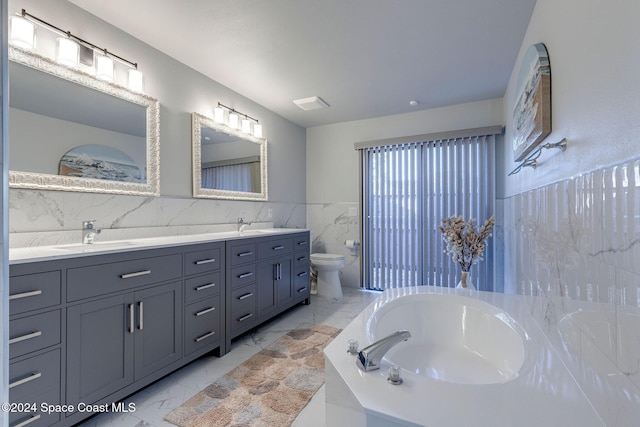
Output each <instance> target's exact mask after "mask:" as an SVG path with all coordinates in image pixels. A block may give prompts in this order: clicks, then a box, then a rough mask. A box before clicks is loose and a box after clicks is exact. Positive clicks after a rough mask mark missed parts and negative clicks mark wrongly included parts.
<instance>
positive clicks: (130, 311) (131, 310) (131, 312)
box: [129, 304, 135, 334]
mask: <svg viewBox="0 0 640 427" xmlns="http://www.w3.org/2000/svg"><path fill="white" fill-rule="evenodd" d="M134 322H135V317H134V313H133V304H129V333H130V334H132V333H133V332H134V330H133V329H134V326H133V324H134Z"/></svg>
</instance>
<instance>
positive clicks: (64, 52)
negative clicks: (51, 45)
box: [10, 9, 143, 92]
mask: <svg viewBox="0 0 640 427" xmlns="http://www.w3.org/2000/svg"><path fill="white" fill-rule="evenodd" d="M14 21H15V22H14ZM34 24H36V25H38V26H41V27H44V28H46V29H48V30H49V31H52V32H54V33H56V34H58V35H60V37H59V38H58V39H57V41H56V60H57V62H58V63H60V64H61V65H64V66H67V67H74V68H75V67H78V64H79V58H80V47H81V46H82V47H83V48H87V49H90V50H93V51H94V52H95V55H94V67H95V73H96V78H98V79H101V80H106V81H113V80H114V75H115V73H114V61H118V62H120V63H122V64H124V65H126V66H128V67H130V69H129V76H128V77H129V80H128V86H129V89H130V90H132V91H134V92H142V90H143V84H142V82H143V74H142V72H140V71H139V70H138V64H137V63H135V62H132V61H129V60H127V59H125V58H123V57H121V56H118V55H115V54H114V53H111V52H109V51H107V49H104V48H101V47H99V46H96V45H95V44H93V43H91V42H88V41H87V40H84V39H81V38H80V37H78V36H76V35H74V34H72V33H71V32H70V31H64V30H63V29H61V28H59V27H56V26H55V25H53V24H51V23H49V22H47V21H45V20H43V19H40V18H38V17H37V16H35V15H32V14H30V13H28V12H27V11H26V10H24V9H22V11H21V12H20V13H19V14H17V15H16V16H12V17H11V35H10V42H11V44H12V45H14V46H16V47H19V48H22V49H34V47H35V37H36V33H35V26H34ZM14 28H15V34H14ZM29 28H30V29H29ZM30 34H31V35H30ZM30 40H31V41H30ZM109 61H110V63H109Z"/></svg>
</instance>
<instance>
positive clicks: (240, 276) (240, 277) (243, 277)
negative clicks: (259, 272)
mask: <svg viewBox="0 0 640 427" xmlns="http://www.w3.org/2000/svg"><path fill="white" fill-rule="evenodd" d="M251 276H253V273H252V272H248V273H243V274H241V275H239V276H238V279H246V278H247V277H251Z"/></svg>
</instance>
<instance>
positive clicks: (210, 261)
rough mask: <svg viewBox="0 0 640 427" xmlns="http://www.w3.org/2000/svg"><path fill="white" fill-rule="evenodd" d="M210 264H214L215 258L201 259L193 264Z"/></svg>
mask: <svg viewBox="0 0 640 427" xmlns="http://www.w3.org/2000/svg"><path fill="white" fill-rule="evenodd" d="M212 262H216V259H215V258H209V259H201V260H200V261H196V262H195V264H196V265H202V264H211V263H212Z"/></svg>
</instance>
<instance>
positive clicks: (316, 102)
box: [293, 96, 329, 111]
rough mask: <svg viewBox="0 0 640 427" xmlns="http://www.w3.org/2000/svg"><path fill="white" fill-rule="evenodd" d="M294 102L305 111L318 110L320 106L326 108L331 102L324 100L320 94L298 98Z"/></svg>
mask: <svg viewBox="0 0 640 427" xmlns="http://www.w3.org/2000/svg"><path fill="white" fill-rule="evenodd" d="M293 103H294V104H296V105H297V106H298V107H300V108H302V109H303V110H305V111H308V110H317V109H319V108H326V107H328V106H329V104H327V103H326V102H325V101H324V99H322V98H320V97H319V96H312V97H311V98H303V99H296V100H294V101H293Z"/></svg>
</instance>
